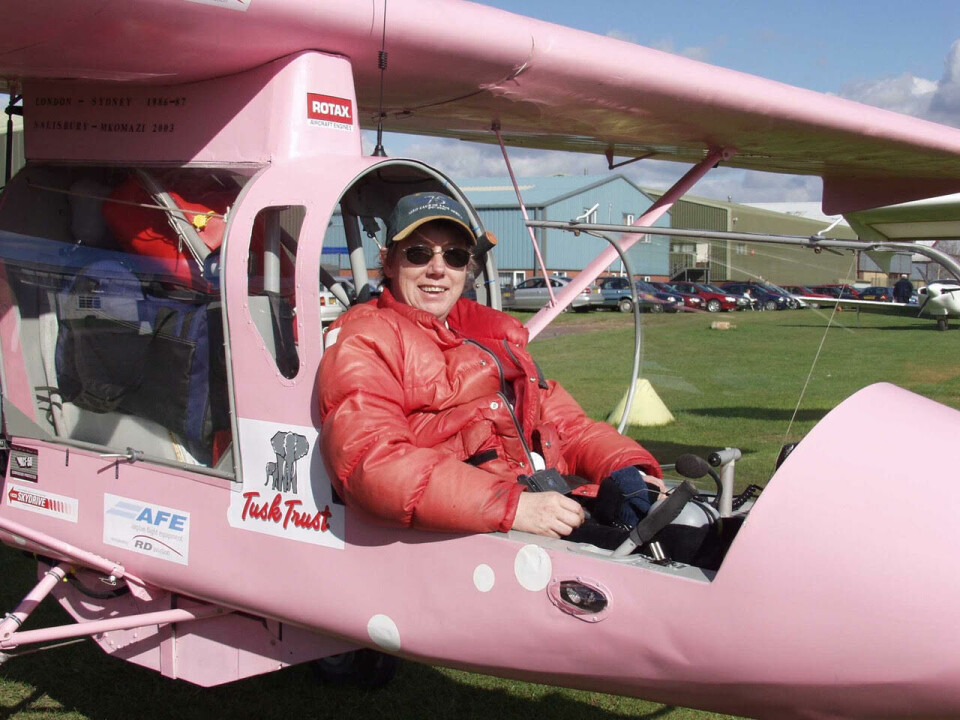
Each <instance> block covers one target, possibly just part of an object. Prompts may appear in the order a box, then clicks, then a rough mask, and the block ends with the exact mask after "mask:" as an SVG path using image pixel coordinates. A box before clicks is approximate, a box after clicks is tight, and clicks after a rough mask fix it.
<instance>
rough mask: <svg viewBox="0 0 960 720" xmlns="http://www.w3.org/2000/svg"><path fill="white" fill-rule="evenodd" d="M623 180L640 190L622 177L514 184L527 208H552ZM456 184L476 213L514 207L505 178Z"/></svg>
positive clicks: (541, 179)
mask: <svg viewBox="0 0 960 720" xmlns="http://www.w3.org/2000/svg"><path fill="white" fill-rule="evenodd" d="M617 180H624V181H626V182H628V183H630V184H631V185H633V186H634V187H635V188H637V190H638V191H640V192H643V190H642V189H641V188H640V187H639V186H638V185H637V184H636V183H634V182H633V181H632V180H630V179H629V178H628V177H626V176H625V175H620V174H614V175H555V176H552V177H523V178H520V179H518V180H517V185H519V187H520V195H521V196H522V197H523V202H524V204H525V205H526V206H527V208H528V209H529V208H540V207H546V206H548V205H552V204H553V203H556V202H559V201H560V200H563V199H564V198H566V197H568V196H570V195H574V194H577V193H582V192H584V191H585V190H589V189H590V188H593V187H596V186H597V185H604V184H606V183H610V182H615V181H617ZM455 182H456V184H457V185H458V186H459V187H460V189H461V190H462V191H463V192H464V193H465V194H466V196H467V197H468V198H470V202H471V203H473V206H474V207H476V208H477V209H480V208H491V207H517V195H516V193H515V192H514V189H513V184H512V183H511V182H510V178H509V177H508V176H506V175H504V176H502V177H484V178H457V179H455Z"/></svg>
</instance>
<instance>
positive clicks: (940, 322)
mask: <svg viewBox="0 0 960 720" xmlns="http://www.w3.org/2000/svg"><path fill="white" fill-rule="evenodd" d="M949 329H950V323H949V322H948V321H947V318H945V317H940V318H937V330H949Z"/></svg>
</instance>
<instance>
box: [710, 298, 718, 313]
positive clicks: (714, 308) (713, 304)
mask: <svg viewBox="0 0 960 720" xmlns="http://www.w3.org/2000/svg"><path fill="white" fill-rule="evenodd" d="M707 312H720V301H719V300H717V299H716V298H713V299H712V300H708V301H707Z"/></svg>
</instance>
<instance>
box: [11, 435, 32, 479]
mask: <svg viewBox="0 0 960 720" xmlns="http://www.w3.org/2000/svg"><path fill="white" fill-rule="evenodd" d="M38 466H39V465H38V460H37V451H36V450H35V449H33V448H28V447H23V446H22V445H14V444H11V445H10V477H13V478H17V480H29V481H30V482H36V481H37V469H38Z"/></svg>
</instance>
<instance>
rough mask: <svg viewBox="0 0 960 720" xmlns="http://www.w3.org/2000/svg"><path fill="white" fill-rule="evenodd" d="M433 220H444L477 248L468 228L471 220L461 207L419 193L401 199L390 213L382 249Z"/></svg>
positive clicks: (450, 200) (436, 195)
mask: <svg viewBox="0 0 960 720" xmlns="http://www.w3.org/2000/svg"><path fill="white" fill-rule="evenodd" d="M433 220H445V221H447V222H451V223H453V224H454V225H456V226H457V227H459V228H463V237H464V238H465V239H466V240H467V241H468V242H469V243H470V244H471V245H476V244H477V236H476V235H475V234H474V232H473V230H472V229H471V227H470V219H469V216H468V215H467V210H466V208H464V207H463V205H461V204H460V203H458V202H457V201H456V200H454V199H453V198H452V197H450V196H449V195H444V194H443V193H436V192H420V193H414V194H413V195H406V196H404V197H402V198H400V200H399V201H398V202H397V205H396V207H394V209H393V212H392V213H390V217H389V218H388V219H387V235H386V240H385V242H384V245H385V247H390V244H391V243H395V242H400V241H401V240H404V239H406V238H407V237H408V236H409V235H410V233H412V232H413V231H414V230H416V229H417V228H418V227H420V226H421V225H423V224H424V223H428V222H431V221H433Z"/></svg>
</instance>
